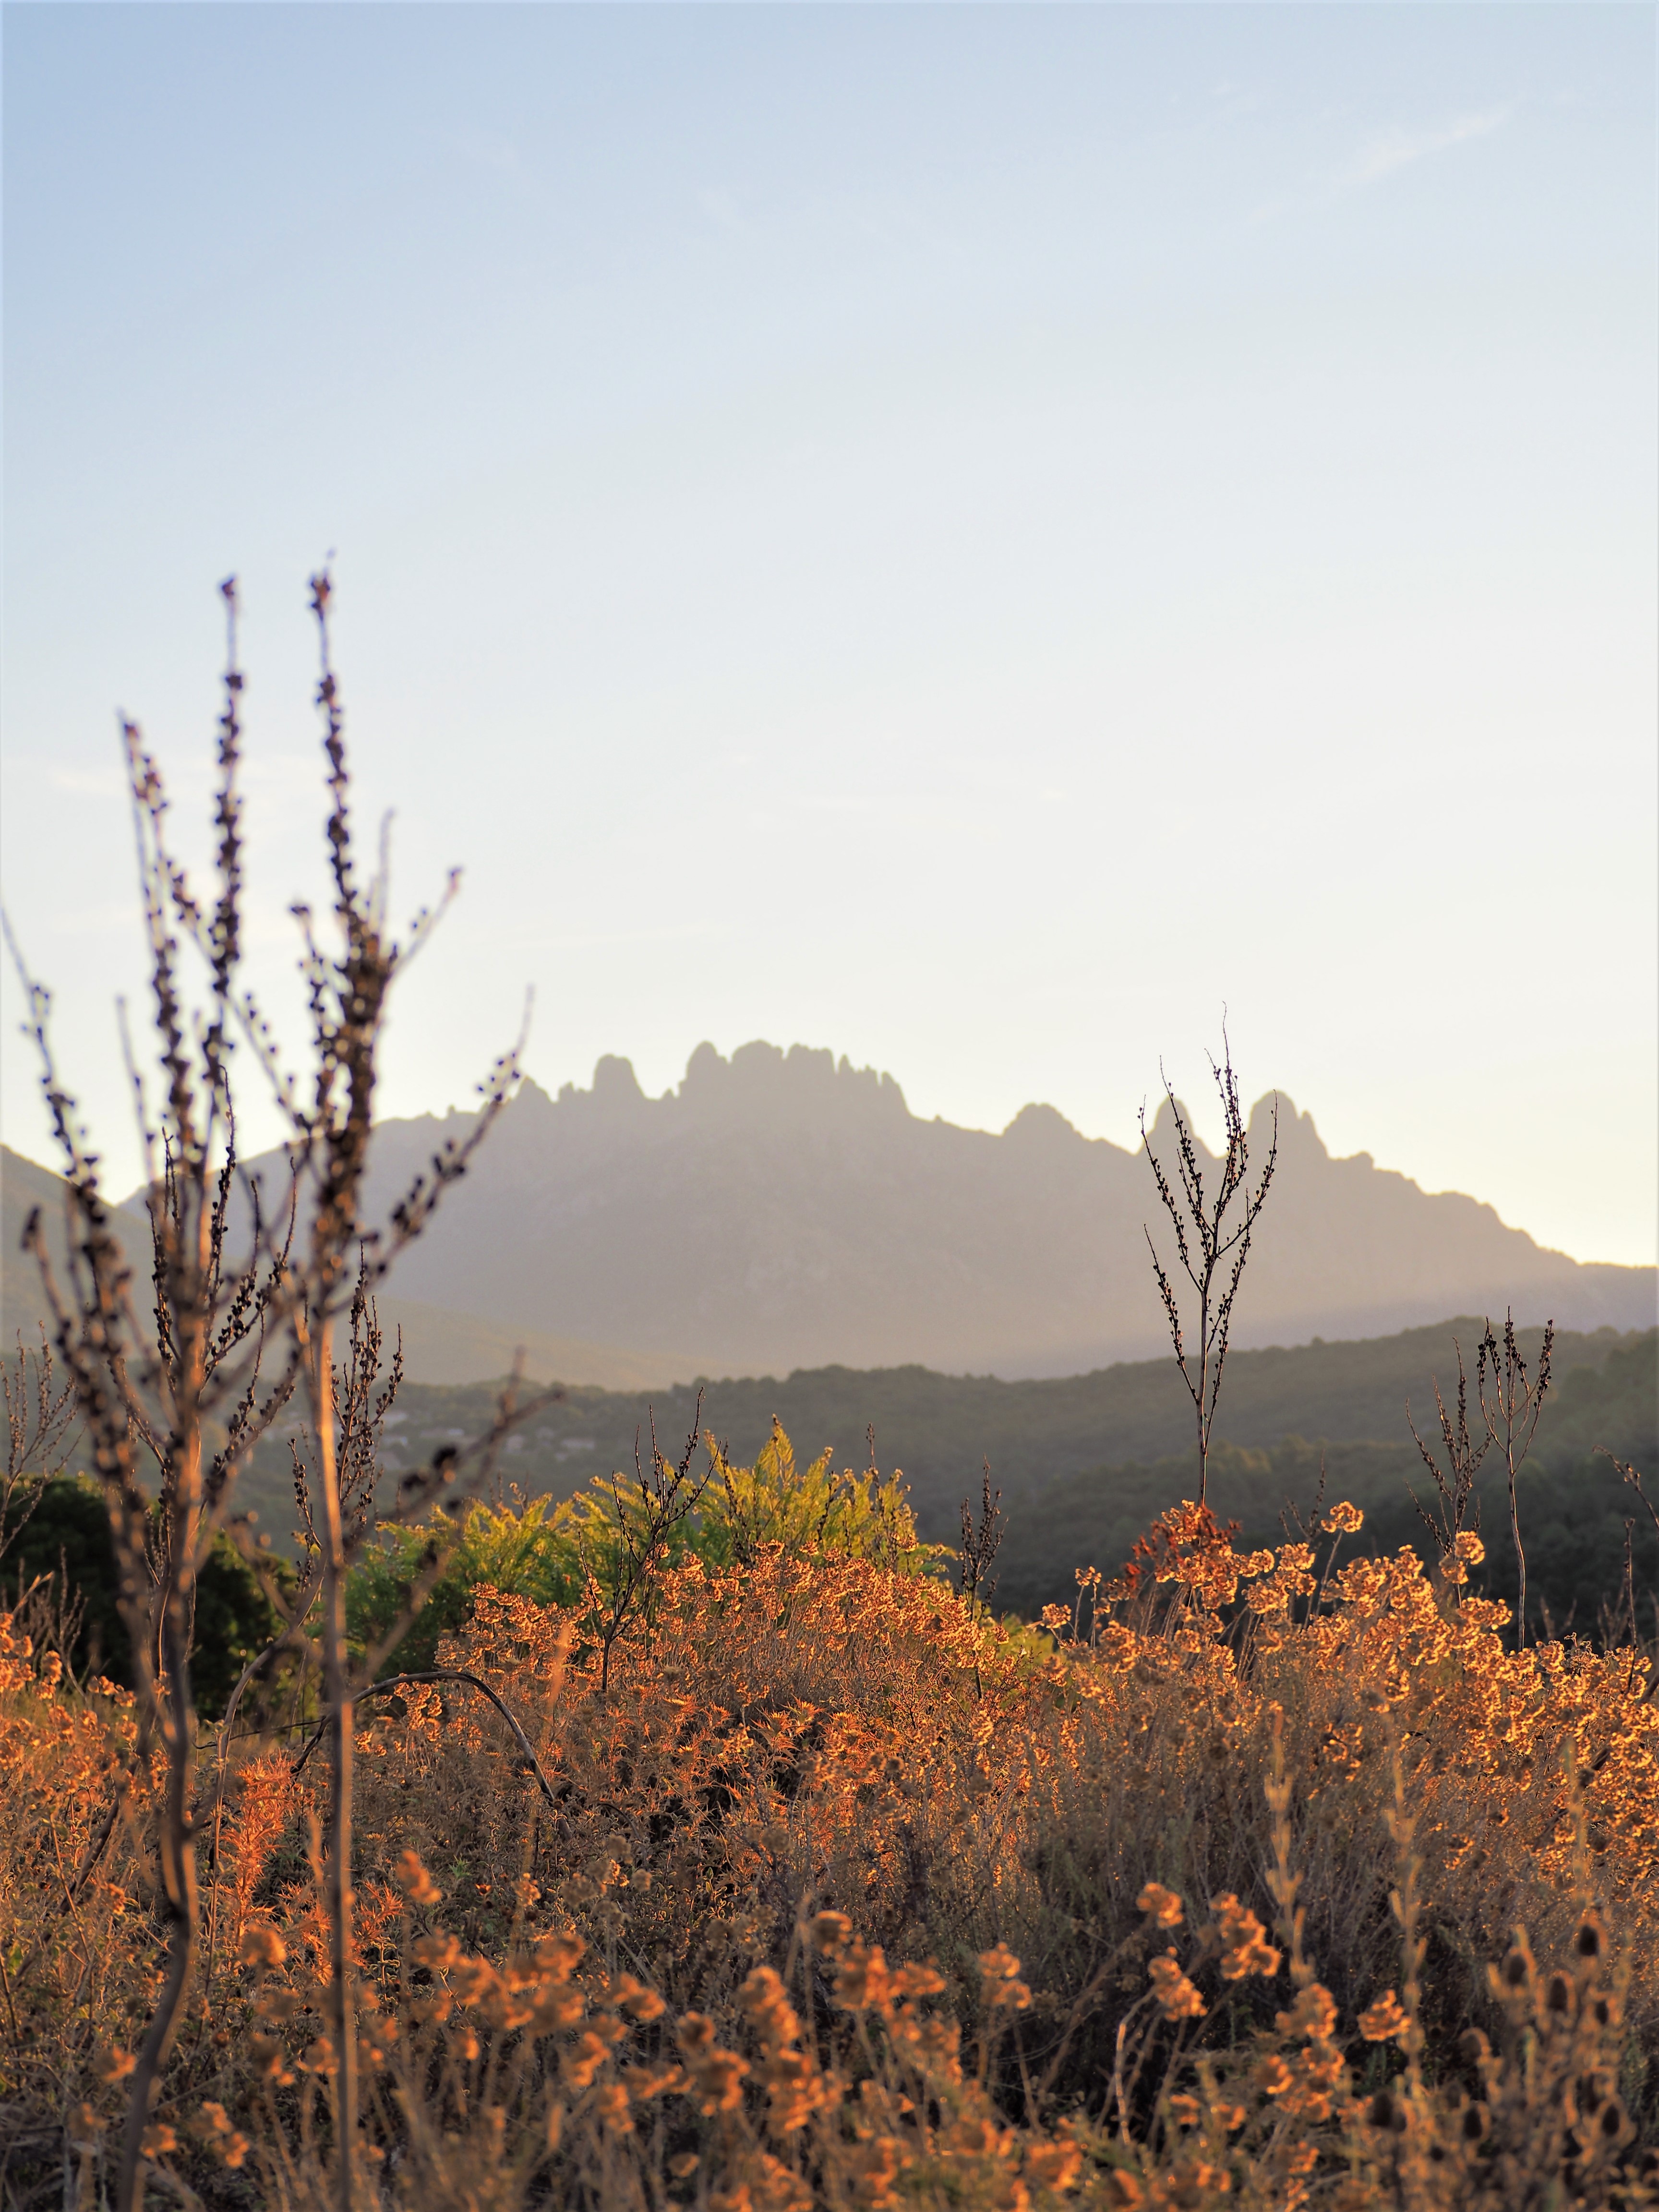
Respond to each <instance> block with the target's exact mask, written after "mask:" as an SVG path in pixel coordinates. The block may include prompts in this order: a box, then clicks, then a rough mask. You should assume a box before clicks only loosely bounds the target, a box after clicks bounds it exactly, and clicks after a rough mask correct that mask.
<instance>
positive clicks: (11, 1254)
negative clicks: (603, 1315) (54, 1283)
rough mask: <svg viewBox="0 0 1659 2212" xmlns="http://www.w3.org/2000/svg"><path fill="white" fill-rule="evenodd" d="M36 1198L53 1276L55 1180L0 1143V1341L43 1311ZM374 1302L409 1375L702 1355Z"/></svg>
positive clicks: (611, 1366) (588, 1374) (633, 1378)
mask: <svg viewBox="0 0 1659 2212" xmlns="http://www.w3.org/2000/svg"><path fill="white" fill-rule="evenodd" d="M35 1206H39V1207H40V1213H41V1220H42V1223H43V1225H44V1226H45V1229H46V1244H47V1249H48V1250H49V1251H50V1253H51V1255H52V1266H53V1268H54V1270H55V1271H56V1273H57V1274H58V1279H59V1281H60V1283H61V1282H62V1281H63V1279H64V1185H63V1182H61V1180H60V1179H59V1178H58V1176H55V1175H53V1174H52V1171H51V1170H50V1169H48V1168H43V1167H41V1166H40V1165H39V1164H38V1163H37V1162H35V1161H33V1160H29V1159H25V1158H23V1157H22V1155H21V1153H19V1152H13V1151H12V1150H11V1148H10V1147H9V1146H0V1237H3V1243H4V1269H3V1276H0V1346H14V1345H15V1342H16V1340H17V1337H18V1334H19V1332H20V1331H21V1334H22V1335H23V1337H24V1339H25V1340H26V1341H27V1342H28V1343H31V1344H33V1343H34V1342H36V1341H38V1330H39V1326H40V1322H41V1321H42V1320H43V1319H44V1318H45V1317H46V1298H45V1296H44V1294H43V1292H42V1291H41V1287H40V1270H39V1268H38V1267H36V1265H35V1263H34V1261H33V1260H32V1259H30V1258H29V1257H28V1256H27V1255H26V1254H25V1253H24V1252H23V1250H22V1249H21V1246H22V1237H23V1228H24V1225H25V1223H26V1222H27V1219H28V1217H29V1215H30V1213H31V1212H32V1211H33V1208H34V1207H35ZM113 1218H114V1221H115V1225H116V1231H117V1233H118V1235H119V1237H120V1238H121V1240H122V1243H123V1244H124V1245H125V1248H126V1252H127V1256H128V1259H129V1261H130V1262H131V1267H132V1269H133V1278H134V1286H135V1293H136V1297H135V1304H136V1310H137V1312H138V1313H139V1314H140V1315H141V1316H142V1315H146V1314H148V1312H149V1298H148V1297H147V1296H145V1295H144V1291H145V1289H146V1286H147V1285H148V1282H149V1266H150V1252H149V1231H148V1230H147V1228H146V1226H145V1224H144V1221H143V1216H142V1214H141V1213H139V1212H136V1211H135V1210H134V1208H133V1206H132V1205H131V1202H130V1203H129V1205H128V1206H127V1208H126V1209H125V1211H118V1212H117V1213H116V1214H115V1216H114V1217H113ZM379 1305H380V1320H381V1322H382V1323H383V1325H384V1328H385V1331H386V1340H387V1343H388V1344H390V1343H391V1342H392V1340H394V1338H395V1336H396V1334H397V1333H398V1331H399V1330H401V1331H402V1334H403V1344H404V1372H405V1374H407V1375H408V1376H409V1377H410V1380H411V1381H413V1382H417V1383H434V1384H444V1383H471V1382H474V1381H476V1380H477V1378H478V1377H479V1376H491V1375H505V1374H506V1373H507V1370H509V1369H510V1368H511V1366H512V1364H513V1355H514V1353H515V1352H520V1351H522V1352H523V1353H524V1356H525V1369H526V1373H527V1374H528V1375H529V1376H532V1378H542V1379H544V1378H547V1377H549V1376H559V1377H560V1378H561V1379H562V1380H563V1381H568V1382H571V1383H587V1384H593V1385H596V1386H597V1387H598V1388H599V1389H605V1390H655V1389H662V1388H663V1387H664V1386H665V1385H666V1384H667V1383H671V1382H672V1381H673V1379H674V1377H675V1376H677V1375H687V1374H690V1373H691V1372H693V1370H695V1369H696V1367H697V1366H698V1365H699V1364H701V1363H700V1362H699V1361H698V1360H697V1359H696V1358H695V1357H694V1356H693V1355H692V1354H690V1353H689V1352H661V1353H659V1354H655V1355H653V1354H651V1353H648V1352H632V1351H628V1350H619V1349H617V1347H616V1346H613V1345H606V1344H593V1343H591V1342H588V1341H586V1340H583V1339H580V1338H574V1337H568V1336H549V1335H546V1334H543V1333H540V1332H538V1331H535V1330H526V1329H513V1328H508V1327H507V1326H506V1325H504V1324H503V1323H501V1322H492V1321H489V1320H488V1319H485V1318H483V1317H481V1316H478V1315H477V1314H459V1313H452V1312H449V1311H448V1310H446V1309H445V1308H443V1307H441V1306H433V1305H428V1304H423V1303H422V1302H421V1301H419V1300H416V1299H413V1298H400V1297H386V1298H382V1299H380V1301H379Z"/></svg>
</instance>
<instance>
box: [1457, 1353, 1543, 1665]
mask: <svg viewBox="0 0 1659 2212" xmlns="http://www.w3.org/2000/svg"><path fill="white" fill-rule="evenodd" d="M1554 1348H1555V1323H1554V1322H1553V1321H1552V1322H1547V1323H1546V1325H1545V1328H1544V1341H1543V1345H1542V1347H1541V1350H1540V1352H1539V1354H1538V1366H1537V1370H1536V1372H1535V1373H1529V1372H1528V1367H1527V1363H1526V1361H1525V1360H1524V1359H1523V1358H1522V1356H1521V1347H1520V1346H1519V1345H1518V1344H1517V1342H1516V1334H1515V1316H1514V1314H1513V1313H1506V1314H1505V1315H1504V1341H1503V1343H1502V1345H1501V1346H1500V1345H1499V1343H1498V1339H1497V1338H1496V1337H1495V1336H1494V1335H1493V1334H1492V1323H1491V1322H1487V1323H1486V1334H1485V1335H1484V1336H1483V1337H1482V1338H1481V1340H1480V1359H1479V1361H1478V1363H1477V1365H1476V1370H1475V1390H1476V1395H1477V1396H1478V1397H1479V1399H1480V1414H1481V1419H1483V1420H1484V1421H1485V1423H1486V1440H1487V1442H1488V1443H1491V1444H1495V1445H1496V1446H1497V1448H1498V1450H1499V1451H1500V1452H1501V1453H1502V1455H1503V1458H1504V1475H1505V1477H1506V1479H1507V1480H1508V1483H1509V1494H1510V1536H1511V1537H1512V1538H1513V1540H1514V1543H1515V1568H1516V1577H1517V1578H1518V1581H1519V1584H1520V1587H1519V1589H1518V1592H1517V1594H1516V1607H1515V1641H1516V1649H1517V1650H1523V1649H1524V1648H1525V1645H1526V1641H1527V1553H1526V1547H1525V1546H1524V1545H1523V1544H1522V1541H1521V1509H1520V1505H1519V1504H1518V1503H1517V1501H1516V1494H1515V1479H1516V1475H1517V1474H1519V1473H1520V1472H1521V1468H1522V1462H1524V1460H1525V1459H1526V1456H1527V1455H1528V1452H1529V1451H1530V1450H1531V1449H1532V1440H1533V1438H1534V1436H1536V1435H1537V1433H1538V1420H1539V1416H1540V1415H1541V1413H1542V1412H1543V1410H1544V1399H1545V1396H1546V1395H1547V1392H1548V1389H1549V1387H1550V1354H1551V1352H1553V1350H1554Z"/></svg>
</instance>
